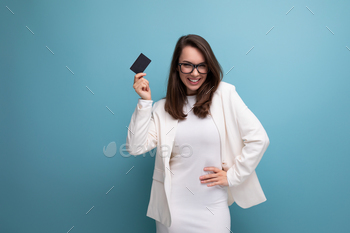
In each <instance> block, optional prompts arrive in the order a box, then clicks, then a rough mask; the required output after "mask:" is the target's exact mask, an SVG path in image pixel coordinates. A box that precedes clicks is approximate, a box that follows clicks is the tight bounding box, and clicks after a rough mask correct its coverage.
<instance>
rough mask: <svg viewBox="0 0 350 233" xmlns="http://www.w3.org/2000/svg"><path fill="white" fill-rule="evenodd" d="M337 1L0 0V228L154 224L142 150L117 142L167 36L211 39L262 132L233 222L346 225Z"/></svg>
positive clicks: (154, 88) (247, 230) (344, 51)
mask: <svg viewBox="0 0 350 233" xmlns="http://www.w3.org/2000/svg"><path fill="white" fill-rule="evenodd" d="M349 22H350V2H349V1H330V0H327V1H316V0H311V1H289V0H288V1H276V0H273V1H228V0H219V1H213V0H211V1H209V0H204V1H199V0H177V1H175V0H168V1H165V0H151V1H107V0H101V1H66V0H61V1H43V0H41V1H38V0H37V1H24V0H22V1H19V0H3V1H1V2H0V79H1V80H0V95H1V96H0V185H1V188H0V190H1V191H0V232H4V233H15V232H36V233H41V232H52V233H66V232H70V233H77V232H111V233H112V232H155V222H154V220H153V219H151V218H149V217H147V216H146V211H147V206H148V201H149V198H150V189H151V182H152V174H153V168H154V160H155V157H154V156H155V150H156V148H155V149H154V150H152V151H150V152H148V153H145V154H143V155H139V156H136V157H135V156H132V155H129V154H128V153H127V152H126V150H125V143H126V136H127V132H128V128H127V126H128V125H129V123H130V119H131V115H132V113H133V112H134V110H135V107H136V105H137V102H138V98H140V97H139V96H138V95H137V93H136V92H135V90H134V89H133V82H134V75H135V74H134V73H133V72H132V71H131V70H130V66H131V65H132V63H133V62H134V61H135V59H136V58H137V57H138V56H139V54H140V53H143V54H145V55H146V56H147V57H149V58H150V59H151V60H152V62H151V63H150V64H149V66H148V67H147V69H146V70H145V72H146V73H147V76H146V77H145V78H146V79H147V80H148V81H149V83H150V88H151V93H152V99H153V101H154V102H156V101H158V100H160V99H161V98H163V97H165V95H166V87H167V80H168V73H169V68H170V61H171V58H172V53H173V50H174V47H175V44H176V41H177V40H178V38H179V37H180V36H182V35H186V34H198V35H200V36H202V37H204V38H205V39H206V40H207V41H208V42H209V44H210V45H211V47H212V49H213V51H214V54H215V55H216V57H217V59H218V61H219V63H220V64H221V66H222V68H223V71H224V76H223V81H225V82H228V83H230V84H233V85H235V87H236V90H237V92H238V94H239V95H240V96H241V98H242V99H243V101H244V102H245V104H246V105H247V106H248V107H249V108H250V109H251V111H252V112H253V113H254V114H255V115H256V116H257V117H258V119H259V120H260V122H261V123H262V125H263V126H264V128H265V130H266V132H267V134H268V136H269V139H270V146H269V147H268V149H267V151H266V152H265V154H264V156H263V157H262V160H261V162H260V163H259V165H258V167H257V168H256V173H257V175H258V177H259V181H260V184H261V186H262V188H263V191H264V193H265V195H266V198H267V201H266V202H264V203H262V204H259V205H257V206H254V207H251V208H248V209H242V208H240V207H239V206H237V204H236V203H234V204H233V205H232V206H230V213H231V226H232V227H231V230H232V232H240V233H255V232H256V233H258V232H259V233H282V232H283V233H295V232H299V233H301V232H305V233H306V232H307V233H310V232H318V233H322V232H346V231H347V230H348V229H349V227H350V226H349V218H350V214H349V208H350V201H349V196H350V186H349V178H350V170H349V168H348V167H349V164H350V154H349V147H348V141H349V131H350V124H349V117H350V111H349V110H350V108H349V101H350V92H349V85H350V79H349V78H350V75H349V73H350V31H349Z"/></svg>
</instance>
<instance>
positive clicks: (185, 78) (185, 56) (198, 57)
mask: <svg viewBox="0 0 350 233" xmlns="http://www.w3.org/2000/svg"><path fill="white" fill-rule="evenodd" d="M179 63H190V64H194V65H197V64H200V63H205V58H204V56H203V54H202V53H201V52H200V51H199V50H198V49H197V48H194V47H192V46H186V47H184V48H183V49H182V52H181V55H180V57H179ZM177 71H178V72H179V75H180V78H181V81H182V82H183V83H184V84H185V86H186V89H187V95H195V94H196V93H197V90H198V89H199V87H200V86H201V85H202V84H203V83H204V81H205V79H206V78H207V74H201V73H198V70H197V69H196V68H195V69H193V71H192V73H190V74H184V73H182V72H181V71H180V66H179V65H178V66H177ZM189 79H192V80H195V81H196V80H199V81H196V82H191V81H190V80H189Z"/></svg>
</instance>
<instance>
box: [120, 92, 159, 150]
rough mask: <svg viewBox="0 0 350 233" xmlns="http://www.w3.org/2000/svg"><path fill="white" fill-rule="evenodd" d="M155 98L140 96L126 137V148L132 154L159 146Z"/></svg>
mask: <svg viewBox="0 0 350 233" xmlns="http://www.w3.org/2000/svg"><path fill="white" fill-rule="evenodd" d="M152 103H153V100H144V99H141V98H139V100H138V104H137V106H136V108H135V111H134V113H133V114H132V116H131V121H130V124H129V129H128V135H127V138H126V150H127V151H128V152H129V154H131V155H140V154H143V153H146V152H148V151H150V150H152V149H153V148H155V147H156V146H157V141H158V138H157V131H156V127H155V123H154V118H153V111H154V109H155V107H156V105H157V103H155V104H154V105H153V107H152Z"/></svg>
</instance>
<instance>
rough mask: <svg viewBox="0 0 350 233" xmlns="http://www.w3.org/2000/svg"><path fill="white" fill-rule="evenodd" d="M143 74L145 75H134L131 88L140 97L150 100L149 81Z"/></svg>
mask: <svg viewBox="0 0 350 233" xmlns="http://www.w3.org/2000/svg"><path fill="white" fill-rule="evenodd" d="M143 76H146V73H137V74H136V75H135V79H134V85H133V88H134V89H135V91H136V93H137V94H138V95H139V96H140V97H141V98H142V99H144V100H152V97H151V89H150V88H149V82H148V80H147V79H145V78H144V77H143Z"/></svg>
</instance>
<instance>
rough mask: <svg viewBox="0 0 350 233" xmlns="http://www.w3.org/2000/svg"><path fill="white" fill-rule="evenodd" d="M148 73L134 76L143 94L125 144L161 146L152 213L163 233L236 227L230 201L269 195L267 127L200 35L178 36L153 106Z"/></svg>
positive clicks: (140, 149)
mask: <svg viewBox="0 0 350 233" xmlns="http://www.w3.org/2000/svg"><path fill="white" fill-rule="evenodd" d="M145 76H146V74H145V73H138V74H136V75H135V78H134V85H133V88H134V89H135V91H136V92H137V94H138V95H139V96H140V97H141V99H139V101H138V105H137V107H136V109H135V111H134V113H133V116H132V118H131V122H130V125H129V131H128V136H127V143H126V145H127V150H128V152H129V153H130V154H133V155H139V154H142V153H145V152H147V151H150V150H151V149H153V148H155V147H157V156H156V160H155V169H154V174H153V183H152V188H151V197H150V203H149V206H148V211H147V216H149V217H151V218H153V219H155V220H156V228H157V233H165V232H168V233H172V232H229V231H230V228H231V220H230V212H229V208H228V206H229V205H231V204H232V203H233V202H234V201H236V203H237V204H238V205H240V206H241V207H242V208H248V207H251V206H253V205H257V204H259V203H261V202H263V201H265V200H266V198H265V196H264V193H263V191H262V189H261V187H260V184H259V181H258V179H257V176H256V173H255V168H256V166H257V165H258V163H259V161H260V160H261V157H262V155H263V154H264V152H265V151H266V148H267V147H268V145H269V139H268V137H267V134H266V132H265V130H264V128H263V127H262V125H261V123H260V122H259V120H258V119H257V118H256V117H255V115H254V114H253V113H252V112H251V111H250V110H249V109H248V108H247V106H246V105H245V104H244V103H243V101H242V100H241V99H240V97H239V96H238V94H237V92H236V91H235V87H234V86H233V85H231V84H229V83H226V82H223V81H221V80H222V69H221V67H220V65H219V63H218V61H217V60H216V58H215V55H214V53H213V52H212V50H211V47H210V45H209V44H208V42H207V41H206V40H205V39H203V38H202V37H200V36H198V35H192V34H190V35H186V36H182V37H180V38H179V40H178V42H177V44H176V46H175V50H174V54H173V58H172V62H171V67H170V73H169V80H168V89H167V94H166V97H165V98H163V99H161V100H159V101H158V102H156V103H155V104H154V105H153V107H152V102H153V100H152V98H151V90H150V87H149V82H148V81H147V80H146V79H145V78H144V77H145ZM164 146H165V147H166V148H167V149H169V151H168V153H166V152H165V151H164V150H163V147H164ZM169 152H170V156H169Z"/></svg>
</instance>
